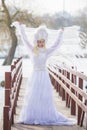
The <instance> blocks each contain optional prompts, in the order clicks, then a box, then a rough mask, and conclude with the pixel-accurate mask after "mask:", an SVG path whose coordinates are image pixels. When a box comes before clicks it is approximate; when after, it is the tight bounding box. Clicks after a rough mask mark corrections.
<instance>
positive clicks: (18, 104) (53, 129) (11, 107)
mask: <svg viewBox="0 0 87 130" xmlns="http://www.w3.org/2000/svg"><path fill="white" fill-rule="evenodd" d="M47 67H48V71H49V75H50V78H51V81H52V84H53V94H54V102H55V105H56V108H57V109H58V111H60V112H62V113H63V114H64V115H65V116H67V117H69V118H75V119H77V125H74V126H40V125H23V124H17V120H18V117H19V113H20V110H21V108H22V105H23V97H24V91H25V85H26V82H27V79H26V78H23V76H22V58H19V59H17V60H16V61H15V62H14V64H13V65H11V71H10V72H6V73H5V104H4V108H3V121H2V124H1V130H73V129H74V130H87V93H86V92H84V91H83V82H84V81H87V76H85V75H84V74H83V73H80V72H78V71H75V70H74V68H67V66H65V67H64V68H61V67H59V66H58V65H57V63H55V64H48V66H47Z"/></svg>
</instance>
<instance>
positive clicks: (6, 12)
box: [2, 0, 17, 65]
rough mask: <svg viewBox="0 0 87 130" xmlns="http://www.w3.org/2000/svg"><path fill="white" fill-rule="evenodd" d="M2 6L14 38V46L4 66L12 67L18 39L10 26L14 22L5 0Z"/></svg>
mask: <svg viewBox="0 0 87 130" xmlns="http://www.w3.org/2000/svg"><path fill="white" fill-rule="evenodd" d="M2 6H3V8H4V11H5V14H6V24H7V26H8V28H9V31H10V34H11V38H12V46H11V48H10V50H9V53H8V55H7V57H6V58H5V61H4V62H3V65H10V64H11V63H12V60H13V58H14V54H15V50H16V47H17V37H16V34H15V30H14V28H12V27H11V26H10V25H11V23H12V20H11V17H10V14H9V11H8V9H7V7H6V4H5V0H2Z"/></svg>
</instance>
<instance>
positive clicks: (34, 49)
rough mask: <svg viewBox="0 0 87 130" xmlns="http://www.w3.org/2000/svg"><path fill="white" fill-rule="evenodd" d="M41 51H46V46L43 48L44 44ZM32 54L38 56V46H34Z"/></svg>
mask: <svg viewBox="0 0 87 130" xmlns="http://www.w3.org/2000/svg"><path fill="white" fill-rule="evenodd" d="M43 49H44V50H46V46H45V44H44V47H43ZM33 52H34V54H35V55H38V46H37V45H35V46H34V48H33Z"/></svg>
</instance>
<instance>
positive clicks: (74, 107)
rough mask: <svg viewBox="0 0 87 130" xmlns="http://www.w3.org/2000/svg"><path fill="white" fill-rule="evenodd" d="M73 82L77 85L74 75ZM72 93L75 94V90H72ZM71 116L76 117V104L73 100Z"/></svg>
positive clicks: (72, 76)
mask: <svg viewBox="0 0 87 130" xmlns="http://www.w3.org/2000/svg"><path fill="white" fill-rule="evenodd" d="M72 69H73V67H72ZM71 81H72V83H74V84H76V77H75V75H73V74H72V75H71ZM71 92H72V93H73V94H75V90H74V89H73V88H71ZM71 115H76V103H75V101H74V100H73V99H72V98H71Z"/></svg>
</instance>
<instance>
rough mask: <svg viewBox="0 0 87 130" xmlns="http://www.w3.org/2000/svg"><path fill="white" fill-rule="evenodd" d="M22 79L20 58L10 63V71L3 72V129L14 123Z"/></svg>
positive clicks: (7, 129) (6, 129) (8, 128)
mask: <svg viewBox="0 0 87 130" xmlns="http://www.w3.org/2000/svg"><path fill="white" fill-rule="evenodd" d="M21 81H22V58H18V59H17V60H16V61H14V64H13V65H11V71H9V72H5V104H4V108H3V130H11V125H12V124H13V123H14V114H15V111H16V105H17V99H18V94H19V89H20V85H21Z"/></svg>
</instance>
